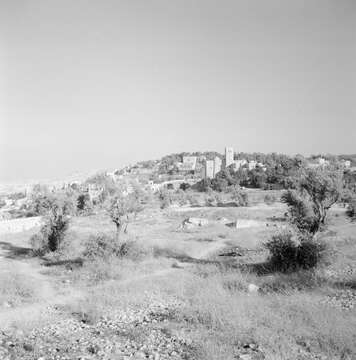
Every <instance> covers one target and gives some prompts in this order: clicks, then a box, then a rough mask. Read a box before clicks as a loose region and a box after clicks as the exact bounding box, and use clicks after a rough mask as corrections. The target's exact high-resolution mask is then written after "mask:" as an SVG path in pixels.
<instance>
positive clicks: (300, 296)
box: [181, 272, 356, 359]
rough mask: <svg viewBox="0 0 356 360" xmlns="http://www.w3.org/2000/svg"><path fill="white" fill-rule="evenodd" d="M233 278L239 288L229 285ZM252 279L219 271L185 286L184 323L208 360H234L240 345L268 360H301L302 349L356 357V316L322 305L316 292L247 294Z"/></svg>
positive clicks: (329, 354) (330, 354) (328, 354)
mask: <svg viewBox="0 0 356 360" xmlns="http://www.w3.org/2000/svg"><path fill="white" fill-rule="evenodd" d="M231 278H232V279H234V281H235V286H233V287H231V286H226V284H227V281H231ZM250 280H251V278H248V277H245V276H244V275H241V274H235V277H233V276H232V274H222V273H218V272H216V273H212V274H210V275H209V276H205V277H201V278H200V279H199V280H196V281H194V282H193V283H192V284H191V285H190V286H187V287H186V289H185V293H184V298H185V299H186V300H188V305H187V306H186V307H185V308H184V309H183V310H182V314H181V318H182V319H185V320H186V319H188V322H189V323H190V324H194V325H193V327H194V328H195V335H196V339H197V341H198V342H199V343H200V347H201V349H202V351H203V353H204V354H205V356H206V357H205V358H206V359H222V358H224V359H233V358H234V357H233V354H234V351H235V350H234V349H236V345H237V344H240V343H250V342H256V343H257V344H259V345H260V346H261V347H262V348H263V350H264V352H265V354H266V356H267V358H268V359H287V358H288V359H299V356H300V353H299V352H300V350H301V349H303V345H301V344H307V345H305V346H304V347H309V348H310V350H311V351H312V352H314V353H321V354H324V355H326V356H328V358H329V357H331V356H336V355H337V356H340V355H342V356H346V355H349V356H352V354H353V355H355V354H356V342H355V340H356V321H355V320H356V316H355V314H353V316H350V314H347V313H346V314H345V313H343V312H341V311H337V310H335V309H333V310H332V311H330V309H327V308H325V307H323V306H321V305H320V296H319V295H318V293H317V292H305V291H302V292H297V291H294V292H289V294H288V295H283V294H269V295H259V294H256V295H252V294H248V293H246V291H244V289H245V288H246V283H247V281H250ZM304 350H305V349H304ZM341 358H342V357H341Z"/></svg>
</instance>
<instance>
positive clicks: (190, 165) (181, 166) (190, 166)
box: [177, 156, 197, 172]
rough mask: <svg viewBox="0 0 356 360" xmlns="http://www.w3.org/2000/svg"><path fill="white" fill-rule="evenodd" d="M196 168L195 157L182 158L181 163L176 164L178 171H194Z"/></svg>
mask: <svg viewBox="0 0 356 360" xmlns="http://www.w3.org/2000/svg"><path fill="white" fill-rule="evenodd" d="M196 166H197V157H196V156H183V162H181V163H177V167H178V170H179V171H183V172H186V171H195V169H196Z"/></svg>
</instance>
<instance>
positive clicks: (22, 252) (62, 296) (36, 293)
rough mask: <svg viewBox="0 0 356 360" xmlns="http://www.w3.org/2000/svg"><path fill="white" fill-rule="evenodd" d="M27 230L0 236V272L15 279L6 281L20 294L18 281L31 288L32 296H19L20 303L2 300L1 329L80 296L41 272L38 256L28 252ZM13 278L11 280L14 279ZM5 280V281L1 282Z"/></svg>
mask: <svg viewBox="0 0 356 360" xmlns="http://www.w3.org/2000/svg"><path fill="white" fill-rule="evenodd" d="M29 239H30V233H29V232H25V233H21V234H16V235H15V234H2V235H1V240H0V271H1V274H0V276H3V277H4V278H5V277H6V278H8V279H10V281H11V279H15V280H16V279H18V281H19V285H18V284H15V283H13V284H11V283H10V284H9V286H13V287H14V290H13V291H14V292H15V293H18V294H19V297H21V291H23V290H22V289H21V283H22V284H23V285H24V287H25V288H29V289H33V293H32V296H31V297H29V296H23V297H24V301H23V302H21V303H20V304H11V303H9V302H4V303H3V304H0V324H1V330H6V329H7V328H9V327H12V326H14V324H17V323H21V321H26V322H31V321H35V320H37V319H40V318H41V317H42V316H43V314H44V313H46V311H47V310H48V309H49V307H50V306H54V305H59V304H65V303H67V302H69V301H73V299H76V298H78V299H79V298H80V297H81V296H82V294H81V292H80V291H79V290H77V289H74V288H72V287H70V286H69V285H67V284H66V285H65V286H63V285H62V284H60V283H59V282H58V281H56V280H54V279H53V278H51V277H49V276H47V275H45V274H43V273H42V271H43V267H42V266H41V264H40V261H39V259H37V258H31V257H30V256H28V253H29ZM15 280H14V281H15ZM5 283H6V282H5Z"/></svg>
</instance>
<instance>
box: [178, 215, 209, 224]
mask: <svg viewBox="0 0 356 360" xmlns="http://www.w3.org/2000/svg"><path fill="white" fill-rule="evenodd" d="M208 223H209V220H208V219H204V218H195V217H190V218H187V219H185V220H184V221H183V226H185V225H186V224H191V225H195V226H205V225H208Z"/></svg>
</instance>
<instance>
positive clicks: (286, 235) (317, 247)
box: [264, 231, 326, 272]
mask: <svg viewBox="0 0 356 360" xmlns="http://www.w3.org/2000/svg"><path fill="white" fill-rule="evenodd" d="M264 246H265V247H266V248H267V249H268V250H269V252H270V257H269V262H270V265H271V266H272V268H273V270H276V271H281V272H288V271H295V270H298V269H311V268H314V267H316V266H317V265H318V264H319V263H320V262H321V260H322V259H324V256H325V250H326V246H325V244H324V243H322V242H320V241H317V240H314V239H312V237H310V236H309V237H302V236H301V235H299V237H297V236H296V235H295V234H294V233H293V232H292V231H283V232H280V233H278V234H275V235H273V236H272V239H271V240H269V241H268V242H267V243H265V244H264Z"/></svg>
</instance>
